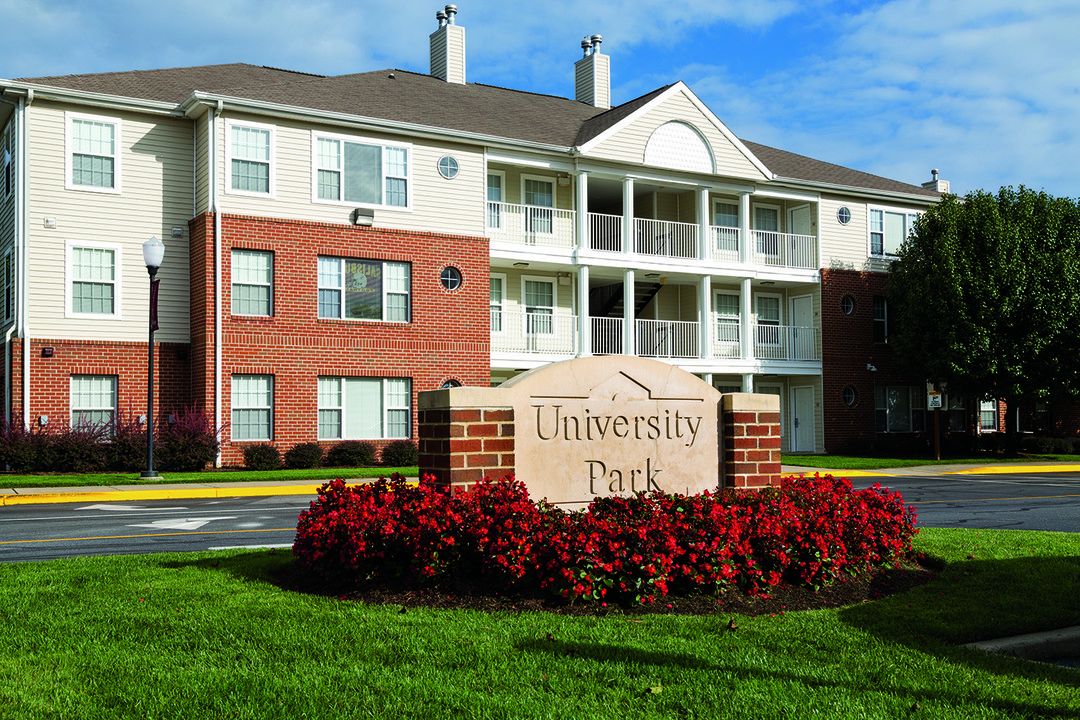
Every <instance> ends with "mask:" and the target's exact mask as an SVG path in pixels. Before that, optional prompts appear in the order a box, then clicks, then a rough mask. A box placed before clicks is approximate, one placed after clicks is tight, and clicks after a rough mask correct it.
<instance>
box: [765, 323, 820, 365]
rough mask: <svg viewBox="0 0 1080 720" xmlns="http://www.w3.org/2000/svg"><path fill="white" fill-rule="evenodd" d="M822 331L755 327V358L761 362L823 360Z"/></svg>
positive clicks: (790, 326) (793, 326)
mask: <svg viewBox="0 0 1080 720" xmlns="http://www.w3.org/2000/svg"><path fill="white" fill-rule="evenodd" d="M820 338H821V330H820V329H819V328H816V327H798V326H795V325H766V324H755V325H754V357H755V358H757V359H759V360H821V350H820V347H821V342H820Z"/></svg>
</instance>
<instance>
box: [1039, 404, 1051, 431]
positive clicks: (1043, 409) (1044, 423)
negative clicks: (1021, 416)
mask: <svg viewBox="0 0 1080 720" xmlns="http://www.w3.org/2000/svg"><path fill="white" fill-rule="evenodd" d="M1049 429H1050V406H1049V405H1047V404H1046V403H1044V402H1037V403H1035V431H1036V432H1046V431H1047V430H1049Z"/></svg>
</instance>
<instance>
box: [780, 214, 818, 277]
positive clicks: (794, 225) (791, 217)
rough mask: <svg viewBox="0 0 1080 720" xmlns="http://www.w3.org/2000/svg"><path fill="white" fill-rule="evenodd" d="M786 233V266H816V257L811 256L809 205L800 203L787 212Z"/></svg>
mask: <svg viewBox="0 0 1080 720" xmlns="http://www.w3.org/2000/svg"><path fill="white" fill-rule="evenodd" d="M788 232H789V233H791V234H790V235H788V239H787V244H786V246H785V248H784V251H785V252H786V253H787V257H786V258H784V262H785V264H786V265H787V266H788V267H799V268H810V267H817V257H816V256H815V257H811V255H814V253H813V247H814V246H813V243H812V242H811V239H810V206H809V205H800V206H799V207H797V208H792V209H791V210H790V211H789V212H788Z"/></svg>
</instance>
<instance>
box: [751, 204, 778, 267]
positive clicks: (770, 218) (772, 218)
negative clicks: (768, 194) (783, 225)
mask: <svg viewBox="0 0 1080 720" xmlns="http://www.w3.org/2000/svg"><path fill="white" fill-rule="evenodd" d="M754 238H755V240H756V243H757V254H758V255H765V256H768V257H772V258H778V257H780V208H778V207H774V206H771V205H755V206H754Z"/></svg>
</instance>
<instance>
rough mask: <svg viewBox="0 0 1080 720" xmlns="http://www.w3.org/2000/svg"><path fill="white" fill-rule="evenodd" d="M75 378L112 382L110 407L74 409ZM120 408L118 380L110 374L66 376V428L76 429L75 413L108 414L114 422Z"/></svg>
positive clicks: (72, 374) (75, 374) (74, 374)
mask: <svg viewBox="0 0 1080 720" xmlns="http://www.w3.org/2000/svg"><path fill="white" fill-rule="evenodd" d="M75 378H99V379H108V380H111V381H112V391H111V394H112V403H111V404H110V405H107V406H106V405H102V406H100V407H78V408H76V407H75ZM119 406H120V378H119V377H117V376H116V375H112V374H108V373H106V374H98V373H71V374H70V375H68V426H69V427H76V423H75V413H76V412H109V413H110V414H111V418H110V421H115V420H116V413H117V409H118V408H119Z"/></svg>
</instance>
